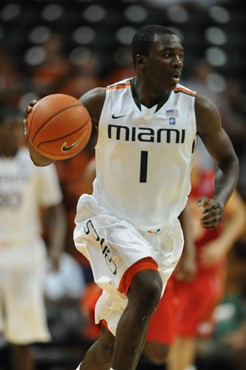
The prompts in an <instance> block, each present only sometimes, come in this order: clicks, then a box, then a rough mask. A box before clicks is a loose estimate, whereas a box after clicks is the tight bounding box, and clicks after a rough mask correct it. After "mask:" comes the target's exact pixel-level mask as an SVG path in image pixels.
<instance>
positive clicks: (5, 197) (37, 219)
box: [0, 107, 66, 370]
mask: <svg viewBox="0 0 246 370" xmlns="http://www.w3.org/2000/svg"><path fill="white" fill-rule="evenodd" d="M22 119H23V115H21V114H20V112H19V111H18V110H16V109H15V108H12V107H5V108H1V109H0V332H2V334H3V336H4V338H5V339H6V341H7V342H8V343H9V345H10V349H11V351H10V353H11V360H12V366H11V368H12V369H14V370H20V369H21V370H32V369H34V358H33V356H32V353H31V347H30V345H31V344H32V343H35V342H46V341H48V340H49V339H50V335H49V331H48V327H47V323H46V313H45V305H44V297H43V286H42V279H43V273H44V272H45V270H44V268H45V265H46V247H45V244H44V241H43V239H42V238H41V231H42V229H41V207H42V214H43V215H44V216H45V218H47V220H48V221H49V225H50V228H49V229H48V230H47V241H48V244H49V245H48V246H49V257H50V259H51V262H52V263H53V266H54V268H55V269H57V268H58V267H59V256H60V252H61V250H62V248H63V246H64V240H65V230H66V228H65V214H64V211H63V208H62V205H61V201H62V193H61V190H60V187H59V183H58V177H57V175H56V172H55V168H54V167H53V165H52V166H50V167H47V168H37V167H35V166H34V165H33V163H32V162H31V160H30V156H29V152H28V150H27V148H25V147H22V146H21V143H22V142H23V132H22Z"/></svg>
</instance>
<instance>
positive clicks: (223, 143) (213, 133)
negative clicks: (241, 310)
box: [195, 96, 239, 229]
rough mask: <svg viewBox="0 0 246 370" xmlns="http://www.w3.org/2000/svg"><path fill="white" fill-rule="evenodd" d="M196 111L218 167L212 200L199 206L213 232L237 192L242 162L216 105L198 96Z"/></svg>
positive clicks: (201, 133) (200, 130)
mask: <svg viewBox="0 0 246 370" xmlns="http://www.w3.org/2000/svg"><path fill="white" fill-rule="evenodd" d="M195 110H196V120H197V133H198V135H199V136H200V137H201V139H202V141H203V143H204V145H205V147H206V148H207V150H208V152H209V153H210V155H211V156H212V158H213V159H214V160H215V161H216V163H217V165H218V169H217V172H216V176H215V188H214V194H213V197H212V199H209V198H206V197H203V198H201V199H200V200H199V201H198V205H199V206H202V207H203V208H204V209H203V214H204V215H203V217H202V218H201V224H202V226H203V227H205V228H208V229H210V228H214V227H215V226H217V225H218V223H219V222H220V221H221V219H222V212H223V210H224V207H225V205H226V203H227V201H228V199H229V198H230V196H231V194H232V193H233V191H234V190H235V188H236V185H237V181H238V175H239V161H238V158H237V156H236V153H235V151H234V148H233V145H232V142H231V140H230V138H229V137H228V135H227V133H226V132H225V131H224V129H223V127H222V124H221V117H220V113H219V111H218V108H217V107H216V105H215V104H214V103H213V102H212V101H211V100H210V99H209V98H206V97H204V96H197V98H196V103H195Z"/></svg>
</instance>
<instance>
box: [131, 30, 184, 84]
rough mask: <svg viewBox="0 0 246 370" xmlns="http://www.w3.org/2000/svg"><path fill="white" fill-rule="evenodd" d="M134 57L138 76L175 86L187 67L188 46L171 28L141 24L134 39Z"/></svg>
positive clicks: (155, 82)
mask: <svg viewBox="0 0 246 370" xmlns="http://www.w3.org/2000/svg"><path fill="white" fill-rule="evenodd" d="M131 49H132V58H133V64H134V67H135V69H136V73H137V76H138V77H140V78H144V79H145V80H146V79H147V80H148V79H149V80H150V81H152V84H154V85H157V86H158V84H160V85H162V86H164V88H165V89H167V90H172V89H174V88H175V86H176V84H177V83H178V82H179V78H180V76H181V71H182V68H183V56H184V50H183V46H182V44H181V41H180V39H179V37H178V36H177V35H176V34H175V32H173V31H172V30H171V29H169V28H166V27H163V26H159V25H148V26H144V27H142V28H140V29H139V30H138V31H137V32H136V33H135V35H134V36H133V39H132V45H131Z"/></svg>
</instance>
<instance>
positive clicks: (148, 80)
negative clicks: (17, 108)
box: [31, 34, 239, 370]
mask: <svg viewBox="0 0 246 370" xmlns="http://www.w3.org/2000/svg"><path fill="white" fill-rule="evenodd" d="M183 54H184V51H183V47H182V45H181V42H180V40H179V38H178V37H177V36H176V35H170V34H165V35H155V38H154V42H153V44H152V46H151V48H150V50H149V54H148V55H139V54H138V55H136V57H135V61H134V62H135V67H136V80H135V89H136V93H137V97H138V100H139V101H140V102H141V104H143V105H145V106H146V107H151V106H153V105H155V104H157V103H158V102H160V101H161V100H162V99H163V97H164V96H165V94H166V93H167V91H170V90H174V89H175V87H176V85H177V83H179V80H180V76H181V73H182V69H183ZM105 93H106V90H105V88H96V89H93V90H91V91H88V92H87V93H85V94H84V95H83V96H82V97H81V99H80V100H81V102H82V103H83V104H84V105H85V106H86V108H87V109H88V111H89V113H90V116H91V119H92V122H93V124H94V126H95V127H97V126H98V123H99V119H100V115H101V110H102V107H103V103H104V99H105ZM195 114H196V121H197V134H198V135H199V136H200V137H201V139H202V141H203V143H204V144H205V146H206V148H207V150H208V152H209V153H210V154H211V156H212V157H213V158H214V159H215V161H216V162H217V165H218V171H217V174H216V182H215V192H214V195H213V198H212V199H208V198H202V199H200V200H199V203H198V206H202V207H203V213H204V216H203V217H202V218H201V224H202V226H203V227H205V228H213V227H215V226H217V225H218V223H219V222H220V221H221V218H222V212H223V209H224V207H225V205H226V202H227V200H228V199H229V197H230V195H231V194H232V192H233V190H234V189H235V187H236V183H237V179H238V171H239V170H238V167H239V166H238V159H237V157H236V155H235V152H234V150H233V147H232V144H231V141H230V139H229V137H228V136H227V134H226V133H225V131H224V130H223V128H222V125H221V119H220V114H219V112H218V109H217V107H216V106H215V105H214V103H213V102H212V101H211V100H210V99H208V98H206V97H204V96H199V95H198V96H197V97H196V98H195ZM31 156H32V160H33V162H34V163H35V164H36V165H46V164H48V163H49V160H47V159H45V158H41V159H40V158H38V157H40V155H38V156H36V153H35V151H33V150H32V152H31ZM45 161H46V162H45ZM44 163H45V164H44ZM161 287H162V283H161V279H160V275H159V273H158V272H156V271H149V270H147V271H142V272H140V273H138V274H137V275H135V277H134V278H133V280H132V283H131V286H130V289H129V291H128V294H127V297H128V305H127V308H126V310H125V311H124V312H123V315H122V317H121V319H120V321H119V324H118V330H117V333H116V338H115V340H114V338H113V336H112V335H111V334H110V333H109V332H108V331H107V330H104V329H103V330H102V331H101V335H100V338H99V340H98V342H96V344H94V345H93V347H92V348H91V349H90V350H89V351H88V352H87V354H86V356H85V358H84V360H83V364H82V365H81V366H80V370H83V369H87V370H96V369H97V368H100V369H101V370H108V368H109V367H110V366H111V367H112V368H113V369H115V370H134V369H135V368H136V366H137V362H138V359H139V357H140V355H141V352H142V349H143V346H144V342H145V337H146V333H147V329H148V324H149V321H150V318H151V316H152V314H153V312H154V310H155V308H156V306H157V304H158V303H157V302H158V299H159V298H158V297H160V290H161ZM143 291H145V292H146V293H147V292H152V294H153V295H152V299H151V298H150V297H149V295H148V294H143ZM143 296H147V298H148V299H146V300H144V297H143ZM139 302H141V304H140V305H139Z"/></svg>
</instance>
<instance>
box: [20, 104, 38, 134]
mask: <svg viewBox="0 0 246 370" xmlns="http://www.w3.org/2000/svg"><path fill="white" fill-rule="evenodd" d="M36 103H37V100H32V101H31V102H30V103H29V104H28V106H27V108H26V110H25V118H24V119H23V127H24V135H25V137H26V138H28V135H27V127H26V124H27V117H28V114H29V113H30V112H31V111H32V108H33V107H34V105H35V104H36Z"/></svg>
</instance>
